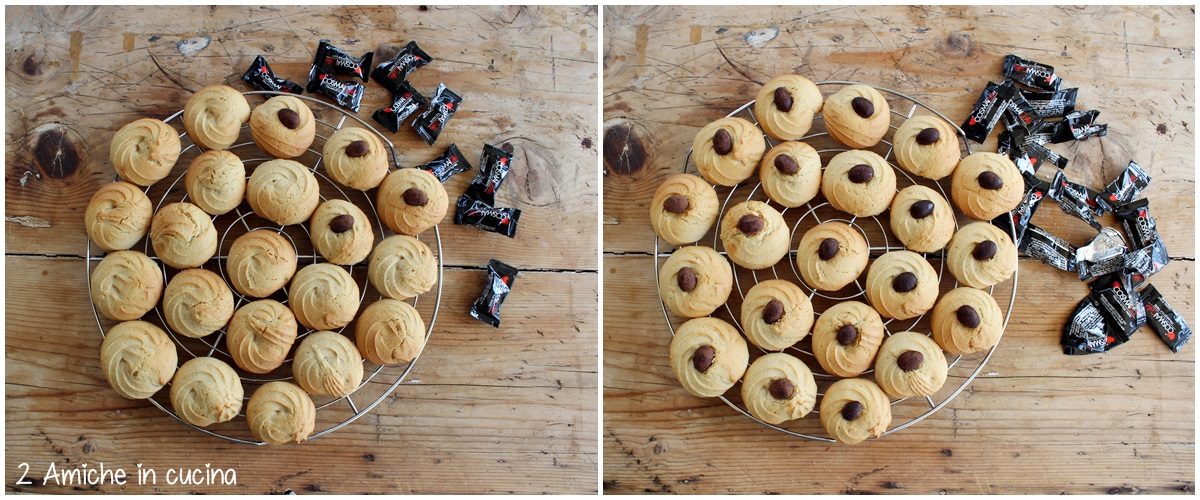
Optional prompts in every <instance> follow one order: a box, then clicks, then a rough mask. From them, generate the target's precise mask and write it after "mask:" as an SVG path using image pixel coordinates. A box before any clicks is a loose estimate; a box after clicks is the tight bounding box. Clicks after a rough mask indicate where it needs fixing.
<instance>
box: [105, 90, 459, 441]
mask: <svg viewBox="0 0 1200 500" xmlns="http://www.w3.org/2000/svg"><path fill="white" fill-rule="evenodd" d="M244 94H245V95H247V96H254V95H262V96H265V97H272V96H276V95H292V94H283V93H279V92H265V91H255V92H245V93H244ZM293 97H297V98H299V99H302V100H304V101H306V103H307V104H308V105H309V107H310V108H311V109H312V110H313V114H314V117H315V118H316V122H317V133H316V140H314V143H313V145H312V146H310V148H309V149H308V151H307V152H306V153H304V154H303V155H301V156H300V157H298V158H295V160H297V161H300V162H301V163H302V164H304V165H311V167H310V171H311V172H312V173H313V174H314V176H315V177H316V179H317V182H318V184H319V186H320V192H321V195H320V197H321V201H322V202H324V201H327V200H329V199H343V200H347V201H349V202H351V203H354V204H355V205H357V206H358V207H359V208H360V209H362V210H363V212H364V213H366V214H368V215H369V216H370V217H371V218H372V220H370V221H369V225H370V226H372V232H373V233H374V234H375V238H376V240H375V241H373V242H372V245H374V244H375V243H377V242H378V241H380V240H382V239H383V238H385V237H387V236H389V235H390V234H391V231H389V230H388V229H387V228H386V227H384V225H383V222H382V221H381V220H380V219H379V215H378V213H377V212H376V210H375V205H374V203H373V201H372V199H371V196H369V195H368V194H367V193H366V192H363V191H358V190H354V189H350V188H346V187H344V186H341V185H339V184H337V183H336V182H333V181H332V180H330V179H329V178H328V177H327V176H326V175H325V173H324V170H323V169H321V168H320V166H321V163H322V157H321V151H320V147H321V146H322V145H323V144H324V142H325V141H326V140H327V139H328V138H329V136H330V135H332V134H333V132H335V131H337V130H338V129H341V128H342V127H343V126H344V125H346V124H347V119H351V120H353V121H355V122H358V125H359V126H361V127H362V128H365V129H367V130H369V131H371V132H372V133H374V134H375V135H376V136H378V137H379V138H380V139H381V140H382V141H383V144H385V145H386V147H387V152H388V161H389V170H391V169H396V168H402V167H401V166H400V163H399V160H398V158H397V155H396V150H395V147H394V146H393V145H392V143H391V141H390V140H388V139H387V137H384V136H383V135H382V134H380V133H379V132H378V131H377V130H375V129H374V128H373V127H372V126H370V125H369V124H367V122H365V121H363V120H362V119H360V118H358V117H357V116H355V115H353V114H350V113H348V112H346V111H344V110H342V109H341V108H338V107H336V106H334V105H332V104H329V103H326V102H324V101H321V100H318V99H314V98H312V97H306V96H295V95H293ZM182 115H183V111H178V112H176V113H174V114H172V115H171V116H169V117H167V118H166V119H165V120H163V121H165V122H167V123H168V124H170V123H172V122H173V121H176V120H178V119H179V118H180V117H181V116H182ZM179 137H180V141H181V142H182V143H183V150H182V152H181V154H180V157H179V160H178V161H177V162H176V164H175V167H174V168H173V169H172V171H171V174H170V176H168V177H173V178H174V179H173V180H172V181H171V182H170V183H169V184H168V183H166V182H165V179H164V181H160V182H158V183H155V184H154V185H152V186H150V187H148V188H145V191H146V194H147V195H148V196H151V200H152V201H154V200H155V199H156V198H157V201H156V202H155V207H154V210H155V212H157V211H158V209H159V208H160V207H162V206H164V205H166V204H168V203H174V202H179V201H187V199H188V195H187V192H186V190H184V189H181V188H180V187H179V183H180V181H181V179H183V177H184V174H186V172H187V166H188V164H189V163H190V162H191V160H192V159H193V158H195V156H197V155H199V153H200V152H202V151H201V148H200V146H199V145H197V144H195V143H194V142H193V141H191V139H190V138H188V135H187V133H186V132H184V133H180V136H179ZM239 138H240V139H244V140H242V141H241V142H238V143H236V144H234V145H233V146H231V147H229V148H228V150H229V151H230V152H233V153H234V154H236V155H237V156H238V157H239V158H240V159H241V160H242V162H243V163H244V164H245V165H246V167H247V170H249V171H252V167H253V166H256V165H258V164H261V163H263V162H265V161H268V160H272V159H274V157H272V156H271V155H269V154H266V153H263V152H262V151H261V150H259V149H258V148H257V146H255V144H254V142H253V141H252V140H249V139H248V138H249V127H248V126H243V129H242V132H241V136H240V137H239ZM247 173H248V174H249V172H247ZM212 219H213V224H214V226H215V227H217V229H218V231H221V236H220V238H219V242H218V251H217V254H216V255H215V256H213V258H211V259H209V261H208V262H207V263H205V264H204V265H203V266H201V267H202V268H204V269H208V270H210V271H214V272H217V273H218V274H219V275H220V276H221V277H222V279H225V281H226V283H228V278H227V276H226V274H225V260H226V257H227V252H228V249H229V247H230V246H231V245H232V242H233V240H234V239H236V236H238V235H240V234H244V233H248V232H250V231H255V230H258V231H274V232H277V233H279V234H281V235H283V236H284V237H285V238H286V239H287V240H288V241H289V242H291V244H292V246H293V249H294V250H295V251H296V256H297V261H298V264H300V265H308V264H314V263H318V262H325V259H324V258H323V257H321V255H320V254H319V253H318V252H317V251H316V250H315V248H313V245H312V243H311V239H310V234H309V229H308V226H307V221H306V222H305V223H301V224H294V225H288V226H280V225H278V224H275V223H273V222H271V221H268V220H266V219H263V218H261V217H259V216H258V215H256V214H254V213H253V212H252V211H249V210H245V207H244V205H242V206H239V207H238V208H236V209H234V210H233V211H232V212H229V213H227V214H223V215H219V216H215V217H213V218H212ZM419 239H422V240H425V242H426V244H427V245H429V247H430V249H431V250H434V251H435V252H436V254H435V258H436V259H437V264H438V280H437V286H436V288H435V289H434V290H432V291H433V292H434V295H433V297H432V299H430V300H432V303H431V305H421V306H420V307H419V308H418V311H421V316H422V320H424V321H425V325H426V331H425V343H426V344H428V342H429V338H430V336H431V335H432V333H433V327H434V323H435V322H436V321H437V315H438V310H439V309H440V306H441V296H442V279H443V267H442V240H441V233H440V231H439V230H438V228H437V227H436V226H435V227H434V228H433V231H432V237H430V232H426V234H424V235H422V236H420V237H419ZM142 251H143V252H144V253H145V254H146V255H147V256H149V257H150V258H151V259H153V260H154V261H155V262H156V263H158V264H159V267H160V270H161V271H162V273H163V282H164V283H167V282H169V281H170V275H169V273H172V274H173V272H174V270H173V269H169V268H168V266H166V265H164V264H163V263H162V261H161V260H160V259H159V258H158V257H157V256H155V255H154V249H153V247H152V246H151V245H150V239H149V237H148V236H147V237H146V238H145V241H144V245H143V247H142ZM104 254H105V252H104V251H103V250H101V249H99V248H96V247H94V246H93V245H92V243H91V241H90V239H89V240H88V247H87V255H88V258H87V259H85V262H86V266H87V281H88V293H89V295H90V294H91V273H92V266H93V263H95V262H99V261H100V260H101V259H103V257H104ZM341 267H342V268H343V269H345V270H347V271H348V272H349V273H350V274H351V276H352V277H354V279H355V282H356V283H357V284H358V287H359V290H360V291H361V295H360V297H359V309H358V310H359V311H362V310H363V308H365V307H366V306H367V305H369V304H370V303H371V302H374V301H375V300H377V299H378V298H379V294H378V293H377V292H375V291H374V289H373V288H372V287H371V286H370V285H369V283H368V282H367V281H368V280H367V278H366V267H367V265H366V262H365V261H364V262H362V263H359V264H356V265H353V266H341ZM214 268H215V269H214ZM230 290H231V291H233V294H234V298H235V309H236V308H239V307H241V306H242V305H244V304H246V303H248V302H250V301H253V300H257V299H256V298H254V297H246V296H243V295H242V294H241V293H239V292H238V291H237V290H236V289H235V288H233V287H230ZM368 291H370V293H368ZM271 298H274V299H277V300H279V301H280V302H282V303H284V304H285V305H286V304H287V290H286V287H284V289H283V290H281V291H280V292H277V293H276V294H274V295H272V296H271ZM420 304H421V301H420V297H417V298H414V299H413V301H412V304H411V305H412V306H414V307H418V306H419V305H420ZM92 313H93V314H94V315H95V318H96V326H97V327H98V328H99V330H100V335H101V336H104V335H105V333H106V332H105V330H104V325H103V322H102V321H101V317H100V313H99V312H98V311H97V310H96V308H95V305H94V304H93V306H92ZM142 320H143V321H150V322H151V323H155V324H156V325H157V326H159V327H160V328H162V329H163V330H164V331H166V332H167V333H168V334H169V335H170V336H171V338H172V339H173V340H174V342H175V344H176V345H177V346H178V348H179V349H178V350H179V354H180V355H179V357H180V360H179V361H180V364H182V363H183V362H185V361H187V360H189V359H192V358H195V357H201V356H212V357H216V358H218V359H221V360H222V361H225V362H226V363H228V364H229V365H230V366H231V367H234V368H235V370H236V371H237V372H238V374H239V375H240V376H241V379H242V384H243V386H244V388H245V397H244V400H248V399H249V397H250V395H251V394H253V389H254V388H257V386H258V385H261V384H263V383H266V382H271V381H277V380H291V378H292V377H291V369H290V367H291V357H290V356H289V357H288V358H287V360H286V361H285V362H284V364H283V366H281V367H280V368H279V369H276V370H274V371H272V372H271V373H268V374H265V375H254V374H249V373H246V372H245V371H244V370H241V369H239V368H237V365H236V364H235V363H234V362H233V361H232V359H231V358H230V356H229V353H228V352H227V351H226V350H225V349H223V347H224V344H223V343H222V341H223V340H224V337H225V335H226V329H225V328H221V329H220V330H219V331H217V332H215V333H213V334H211V335H208V336H206V337H204V338H201V339H192V338H188V337H185V336H183V335H178V334H176V333H174V332H173V331H172V330H171V329H170V328H169V326H168V325H167V324H166V321H165V320H164V317H163V314H162V308H161V307H160V306H159V305H156V306H155V308H154V314H153V315H151V314H147V315H146V316H145V317H143V318H142ZM301 328H302V331H300V332H298V335H297V339H296V343H295V344H294V346H293V350H294V349H295V346H298V345H299V343H300V341H301V340H303V338H304V337H305V336H307V335H309V334H310V333H312V332H313V331H315V330H312V329H303V327H301ZM345 328H346V327H345V326H344V327H342V328H339V329H338V330H337V331H338V332H342V331H343V330H345ZM423 352H424V348H422V349H421V351H420V352H418V353H417V355H416V356H415V357H414V358H413V360H412V361H411V362H409V363H408V364H407V366H405V365H397V366H375V367H374V368H372V366H373V364H372V363H370V362H368V361H364V363H366V366H365V367H364V368H365V370H364V376H363V381H362V383H361V384H360V385H359V386H358V387H357V388H356V389H355V391H354V392H352V393H351V394H349V395H347V396H345V397H341V398H331V397H325V396H313V400H314V403H315V404H316V407H317V410H318V411H317V430H316V431H315V432H313V433H312V434H311V435H310V436H309V437H308V439H309V440H312V439H316V438H318V437H321V436H324V435H326V434H329V433H330V432H333V431H336V430H338V429H340V428H342V427H345V426H346V425H348V424H350V423H351V422H353V421H355V420H357V419H358V418H360V417H362V416H363V415H365V414H367V413H368V412H370V411H371V410H372V409H373V408H375V406H376V405H378V404H379V403H381V402H382V401H383V400H384V399H386V398H387V396H388V395H390V394H391V393H392V391H394V390H395V389H396V388H397V387H399V385H400V384H401V383H403V382H404V380H405V379H406V378H407V377H408V374H409V373H410V372H411V371H412V369H413V368H414V367H415V366H416V364H417V360H418V359H420V356H421V354H422V353H423ZM167 392H168V391H167V389H166V388H164V389H163V390H161V391H159V393H158V394H156V395H155V396H154V397H152V398H150V400H149V401H150V403H151V404H153V405H154V406H156V407H158V408H159V409H160V410H162V411H163V412H165V413H167V414H168V415H170V416H171V417H173V418H175V419H176V420H179V421H180V422H183V423H184V424H186V425H188V426H189V427H192V428H194V429H196V430H199V431H200V432H203V433H205V434H209V435H212V436H216V437H219V438H222V439H225V440H229V441H233V442H237V443H243V444H252V445H261V444H264V443H263V442H262V441H258V440H256V439H253V437H252V436H250V431H249V428H248V426H247V425H246V423H245V420H244V419H242V418H235V419H233V420H231V421H229V422H224V423H221V424H215V425H213V426H210V427H209V428H207V429H206V428H201V427H197V426H195V425H192V424H191V423H188V422H186V421H184V420H183V419H182V418H180V417H179V415H177V414H176V413H175V411H174V410H173V409H172V407H171V403H170V401H169V400H168V399H167V398H166V397H165V396H166V393H167ZM355 396H359V398H360V399H359V402H355V401H354V397H355ZM363 396H365V397H363ZM360 405H364V406H361V407H360ZM244 407H245V405H244V404H243V412H242V413H240V414H239V417H244V416H245V412H244Z"/></svg>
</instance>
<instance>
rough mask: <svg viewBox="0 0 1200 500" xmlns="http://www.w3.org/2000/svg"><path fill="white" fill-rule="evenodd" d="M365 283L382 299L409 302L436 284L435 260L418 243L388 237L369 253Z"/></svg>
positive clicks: (427, 247) (416, 241)
mask: <svg viewBox="0 0 1200 500" xmlns="http://www.w3.org/2000/svg"><path fill="white" fill-rule="evenodd" d="M367 279H369V280H370V281H371V286H374V287H375V289H376V290H378V291H379V293H380V294H381V295H383V296H384V297H387V298H389V299H396V300H404V299H411V298H413V297H416V296H418V295H421V294H422V293H425V292H428V291H429V290H431V289H433V286H434V285H436V284H437V280H438V265H437V259H436V258H435V257H434V256H433V250H430V248H429V245H426V244H425V243H423V242H421V240H418V239H416V238H414V237H412V236H408V235H404V234H396V235H392V236H388V237H387V238H384V239H383V241H381V242H379V245H378V246H376V247H375V250H374V251H372V252H371V259H370V261H369V262H368V263H367Z"/></svg>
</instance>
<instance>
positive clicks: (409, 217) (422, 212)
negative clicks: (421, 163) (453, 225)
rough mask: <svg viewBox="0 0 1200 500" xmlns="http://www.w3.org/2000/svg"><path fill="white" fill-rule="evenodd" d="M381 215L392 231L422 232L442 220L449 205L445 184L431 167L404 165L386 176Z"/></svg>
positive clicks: (380, 200)
mask: <svg viewBox="0 0 1200 500" xmlns="http://www.w3.org/2000/svg"><path fill="white" fill-rule="evenodd" d="M376 201H378V204H379V205H378V206H379V217H380V218H381V219H383V223H384V224H386V225H387V227H388V228H390V229H391V230H392V231H395V232H397V233H404V234H407V235H411V236H419V235H420V234H421V233H423V232H425V230H426V229H429V228H431V227H433V226H436V225H438V223H440V222H442V219H444V218H445V217H446V211H447V210H448V209H449V207H450V199H449V197H448V196H447V195H446V188H445V187H443V186H442V183H441V182H440V181H438V178H437V177H436V176H434V175H433V174H432V173H430V172H429V171H428V170H421V169H419V168H401V169H398V170H395V171H393V172H392V173H390V174H388V175H387V177H384V179H383V183H382V184H380V185H379V194H378V196H377V200H376Z"/></svg>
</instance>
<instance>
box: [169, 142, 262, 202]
mask: <svg viewBox="0 0 1200 500" xmlns="http://www.w3.org/2000/svg"><path fill="white" fill-rule="evenodd" d="M183 183H184V186H186V187H187V193H188V199H189V200H191V201H192V203H195V204H196V206H198V207H200V208H202V209H204V211H205V212H208V213H210V214H212V215H221V214H225V213H229V212H230V211H231V210H233V209H235V208H237V206H238V205H240V204H241V203H242V199H244V198H245V197H246V165H244V164H243V163H242V160H241V158H238V157H237V155H235V154H233V153H230V152H229V151H224V150H220V149H214V150H211V151H205V152H203V153H201V154H200V156H197V157H196V159H195V160H192V164H191V165H188V169H187V175H185V176H184V178H183Z"/></svg>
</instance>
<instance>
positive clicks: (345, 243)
mask: <svg viewBox="0 0 1200 500" xmlns="http://www.w3.org/2000/svg"><path fill="white" fill-rule="evenodd" d="M310 224H311V226H310V227H309V231H308V233H309V237H310V238H311V239H312V243H313V247H315V248H316V249H317V252H318V253H320V254H321V256H322V257H325V260H327V261H329V262H331V263H333V264H337V265H339V266H352V265H354V264H358V263H359V262H362V261H363V260H366V258H367V255H368V254H370V253H371V247H372V246H373V245H374V244H375V231H374V230H372V229H371V221H369V220H367V214H364V213H363V211H362V210H360V209H359V208H358V206H356V205H355V204H353V203H350V202H348V201H346V200H329V201H326V202H324V203H322V204H320V205H318V206H317V211H315V212H313V215H312V219H310Z"/></svg>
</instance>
